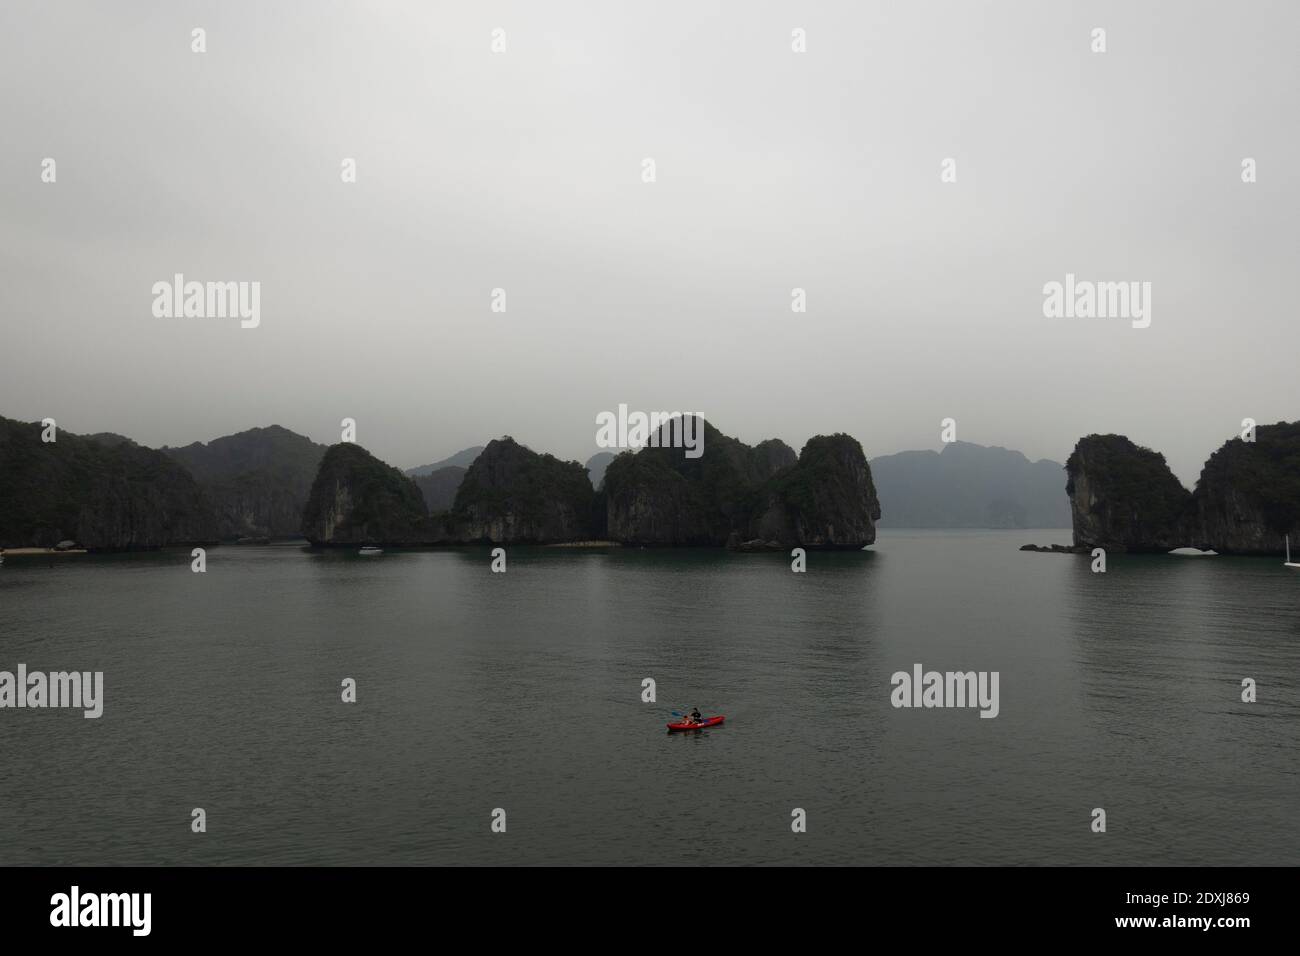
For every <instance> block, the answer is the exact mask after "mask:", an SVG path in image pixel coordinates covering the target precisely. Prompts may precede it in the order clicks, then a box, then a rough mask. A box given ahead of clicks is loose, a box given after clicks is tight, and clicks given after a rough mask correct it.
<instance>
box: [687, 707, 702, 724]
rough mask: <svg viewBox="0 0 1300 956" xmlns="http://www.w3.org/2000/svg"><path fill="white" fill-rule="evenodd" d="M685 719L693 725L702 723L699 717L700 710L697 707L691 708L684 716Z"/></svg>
mask: <svg viewBox="0 0 1300 956" xmlns="http://www.w3.org/2000/svg"><path fill="white" fill-rule="evenodd" d="M686 718H687V720H689V721H690V722H691V723H693V724H700V723H703V722H704V718H703V717H702V716H700V708H698V707H693V708H691V712H690V713H689V714H687V715H686Z"/></svg>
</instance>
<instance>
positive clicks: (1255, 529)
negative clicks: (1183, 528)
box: [1193, 422, 1300, 554]
mask: <svg viewBox="0 0 1300 956" xmlns="http://www.w3.org/2000/svg"><path fill="white" fill-rule="evenodd" d="M1193 501H1194V505H1195V524H1194V533H1195V536H1196V537H1197V539H1198V542H1197V543H1196V546H1197V547H1203V548H1213V549H1214V550H1215V551H1218V552H1219V553H1220V554H1282V553H1283V552H1284V549H1285V545H1284V536H1285V535H1287V534H1289V535H1290V536H1291V544H1292V552H1293V553H1296V545H1297V543H1300V422H1292V423H1287V422H1278V423H1277V424H1275V425H1260V426H1259V427H1258V428H1256V430H1255V441H1254V442H1247V441H1243V440H1242V439H1240V438H1234V439H1232V440H1231V441H1229V442H1226V443H1225V444H1224V445H1223V446H1222V447H1221V448H1219V450H1218V451H1216V452H1215V453H1214V454H1213V455H1211V456H1210V459H1209V461H1207V462H1206V463H1205V467H1204V468H1202V469H1201V477H1200V480H1199V481H1197V483H1196V491H1195V493H1194V495H1193Z"/></svg>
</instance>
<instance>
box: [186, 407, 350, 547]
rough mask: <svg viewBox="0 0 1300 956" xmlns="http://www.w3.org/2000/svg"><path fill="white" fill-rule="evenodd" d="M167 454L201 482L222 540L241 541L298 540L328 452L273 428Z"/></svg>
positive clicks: (298, 436)
mask: <svg viewBox="0 0 1300 956" xmlns="http://www.w3.org/2000/svg"><path fill="white" fill-rule="evenodd" d="M162 451H164V452H166V453H167V454H168V455H170V456H171V457H172V458H174V459H176V460H177V461H179V462H180V463H181V464H183V465H184V466H185V467H186V468H188V469H189V471H190V473H191V474H192V475H193V476H194V478H195V480H197V481H198V483H199V485H200V486H201V487H202V489H203V491H204V494H205V495H206V497H207V499H208V500H209V501H210V502H211V503H212V506H213V508H214V510H215V511H216V514H217V521H218V531H219V533H220V535H221V537H222V538H224V539H236V538H241V537H262V536H267V537H292V536H296V535H298V533H299V529H300V527H301V524H302V511H303V507H304V506H305V505H306V503H307V496H308V495H309V494H310V493H311V486H312V482H313V480H314V479H315V477H316V472H317V470H318V469H319V467H320V462H321V459H322V458H323V457H324V455H325V446H324V445H318V444H317V443H316V442H314V441H312V440H311V439H310V438H307V437H305V436H303V435H298V434H295V433H294V432H291V431H289V430H288V429H287V428H281V427H280V426H279V425H272V426H270V427H268V428H251V429H249V430H248V431H243V432H239V433H238V434H235V435H227V436H226V437H224V438H217V439H215V440H213V441H210V442H208V443H207V444H206V445H205V444H203V443H202V442H195V443H193V444H191V445H186V446H185V447H183V448H165V447H164V448H163V449H162Z"/></svg>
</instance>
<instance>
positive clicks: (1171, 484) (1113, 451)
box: [1065, 435, 1191, 552]
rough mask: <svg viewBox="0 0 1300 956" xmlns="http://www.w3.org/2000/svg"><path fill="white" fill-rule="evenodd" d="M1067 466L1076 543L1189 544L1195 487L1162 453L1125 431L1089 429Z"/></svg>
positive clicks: (1151, 547) (1126, 547) (1124, 546)
mask: <svg viewBox="0 0 1300 956" xmlns="http://www.w3.org/2000/svg"><path fill="white" fill-rule="evenodd" d="M1065 470H1066V474H1067V475H1068V476H1069V479H1068V481H1067V482H1066V486H1065V493H1066V494H1067V495H1069V497H1070V512H1071V517H1072V519H1073V522H1074V544H1075V546H1076V547H1079V548H1089V549H1091V548H1105V549H1106V550H1107V551H1151V552H1163V551H1170V550H1172V549H1173V548H1179V547H1182V546H1183V545H1184V544H1186V539H1187V537H1188V530H1187V520H1188V515H1189V514H1190V510H1191V492H1189V491H1188V490H1187V489H1186V488H1184V487H1183V486H1182V485H1181V484H1180V483H1179V481H1178V479H1177V478H1175V477H1174V474H1173V472H1171V471H1170V470H1169V466H1168V465H1167V464H1166V463H1165V456H1164V455H1161V454H1159V453H1157V452H1154V451H1152V450H1151V449H1149V448H1142V447H1139V446H1138V445H1135V444H1134V443H1133V442H1131V441H1129V440H1128V439H1127V438H1125V437H1124V436H1123V435H1088V436H1087V437H1086V438H1081V439H1080V440H1079V443H1078V444H1077V445H1075V447H1074V452H1073V453H1072V454H1071V455H1070V458H1069V460H1068V461H1067V462H1066V463H1065Z"/></svg>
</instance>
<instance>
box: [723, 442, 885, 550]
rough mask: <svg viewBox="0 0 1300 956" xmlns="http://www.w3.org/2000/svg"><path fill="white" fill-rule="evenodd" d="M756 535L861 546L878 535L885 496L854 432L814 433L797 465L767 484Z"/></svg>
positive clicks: (785, 541)
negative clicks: (876, 485) (877, 530)
mask: <svg viewBox="0 0 1300 956" xmlns="http://www.w3.org/2000/svg"><path fill="white" fill-rule="evenodd" d="M759 501H760V502H761V504H760V506H759V508H758V509H756V514H755V517H754V518H753V519H752V520H751V522H750V528H749V533H750V538H751V539H754V538H757V539H761V540H763V541H775V542H777V543H779V544H780V545H781V546H782V548H786V547H794V546H796V545H798V546H800V547H804V548H820V549H841V548H842V549H851V550H859V549H861V548H863V547H866V546H867V545H869V544H873V543H875V540H876V522H877V521H879V520H880V499H879V498H878V497H877V496H876V487H875V483H874V482H873V480H872V477H871V467H870V465H868V464H867V458H866V455H864V454H863V452H862V446H861V445H860V444H859V443H858V441H857V439H855V438H852V437H851V436H849V435H844V434H835V435H818V436H816V437H814V438H810V439H809V440H808V443H807V444H806V445H804V447H803V450H802V451H801V452H800V453H799V460H798V462H797V463H796V464H795V465H794V466H793V467H790V468H788V469H786V470H784V471H783V472H781V473H779V474H777V475H776V476H774V477H773V478H772V479H770V480H769V481H768V482H767V484H766V485H765V486H764V488H763V491H762V492H761V494H760V496H759Z"/></svg>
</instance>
